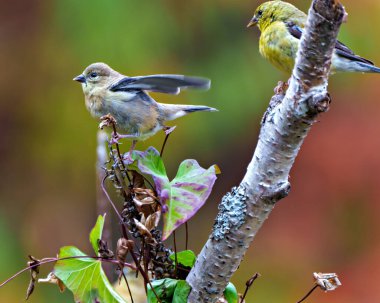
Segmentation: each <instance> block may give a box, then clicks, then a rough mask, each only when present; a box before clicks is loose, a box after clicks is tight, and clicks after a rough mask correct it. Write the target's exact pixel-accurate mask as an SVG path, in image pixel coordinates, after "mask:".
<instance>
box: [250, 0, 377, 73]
mask: <svg viewBox="0 0 380 303" xmlns="http://www.w3.org/2000/svg"><path fill="white" fill-rule="evenodd" d="M306 18H307V16H306V14H305V13H304V12H302V11H300V10H299V9H298V8H296V7H295V6H294V5H292V4H290V3H287V2H284V1H280V0H276V1H268V2H264V3H262V4H261V5H260V6H259V7H258V8H257V9H256V11H255V14H254V15H253V17H252V19H251V21H250V22H249V24H248V25H247V27H251V26H254V25H257V26H258V27H259V29H260V31H261V35H260V42H259V44H260V53H261V55H262V56H263V57H264V58H266V59H268V60H269V61H270V62H271V63H272V64H273V65H274V66H276V67H277V68H278V69H280V70H282V71H284V72H286V73H289V74H290V73H291V72H292V70H293V67H294V62H295V58H296V54H297V50H298V46H299V43H300V39H301V36H302V32H303V29H304V27H305V24H306ZM331 70H332V72H335V71H342V72H362V73H380V68H378V67H376V66H374V64H373V63H372V62H371V61H369V60H367V59H364V58H362V57H359V56H357V55H356V54H355V53H354V52H353V51H352V50H351V49H349V48H348V47H347V46H346V45H344V44H343V43H341V42H339V41H337V43H336V45H335V51H334V54H333V57H332V63H331Z"/></svg>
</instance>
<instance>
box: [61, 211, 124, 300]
mask: <svg viewBox="0 0 380 303" xmlns="http://www.w3.org/2000/svg"><path fill="white" fill-rule="evenodd" d="M103 226H104V217H102V216H99V217H98V220H97V222H96V225H95V227H94V228H93V229H92V230H91V233H90V242H91V244H92V247H93V248H94V251H95V252H96V253H97V252H98V248H99V247H98V240H99V239H101V237H102V232H103ZM80 256H82V257H83V258H78V257H80ZM70 257H75V258H70ZM86 257H87V256H86V255H85V254H84V253H83V252H81V251H80V250H79V249H78V248H76V247H74V246H65V247H62V248H61V250H60V251H59V255H58V258H60V259H65V260H59V261H57V263H56V264H55V266H54V274H55V276H56V277H58V278H59V279H60V280H61V281H62V282H63V283H64V284H65V286H66V287H67V288H68V289H70V291H71V292H72V293H73V294H74V298H75V301H79V302H81V303H94V302H96V300H95V299H97V300H98V301H100V302H101V303H125V302H126V301H124V300H123V298H122V297H121V296H120V295H119V294H118V293H117V292H116V291H115V290H114V289H113V287H112V285H111V284H110V282H109V281H108V279H107V277H106V275H105V273H104V271H103V269H102V265H101V261H99V260H96V259H92V258H88V257H87V258H86ZM66 258H67V259H66Z"/></svg>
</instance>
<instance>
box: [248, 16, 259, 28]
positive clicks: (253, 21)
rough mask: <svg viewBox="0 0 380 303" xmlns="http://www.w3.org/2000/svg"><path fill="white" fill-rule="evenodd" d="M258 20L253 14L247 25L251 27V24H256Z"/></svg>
mask: <svg viewBox="0 0 380 303" xmlns="http://www.w3.org/2000/svg"><path fill="white" fill-rule="evenodd" d="M258 21H259V20H258V19H257V17H256V16H253V18H252V19H251V21H249V23H248V24H247V27H252V26H255V25H256V24H257V22H258Z"/></svg>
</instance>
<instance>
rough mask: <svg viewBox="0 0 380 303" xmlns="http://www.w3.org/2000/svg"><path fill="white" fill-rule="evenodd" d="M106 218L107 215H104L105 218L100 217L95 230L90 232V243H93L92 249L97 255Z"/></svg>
mask: <svg viewBox="0 0 380 303" xmlns="http://www.w3.org/2000/svg"><path fill="white" fill-rule="evenodd" d="M105 217H106V214H104V216H100V215H99V217H98V220H97V221H96V224H95V226H94V228H93V229H92V230H91V232H90V242H91V245H92V248H93V249H94V252H95V254H98V250H99V243H98V240H100V239H101V238H102V232H103V226H104V218H105Z"/></svg>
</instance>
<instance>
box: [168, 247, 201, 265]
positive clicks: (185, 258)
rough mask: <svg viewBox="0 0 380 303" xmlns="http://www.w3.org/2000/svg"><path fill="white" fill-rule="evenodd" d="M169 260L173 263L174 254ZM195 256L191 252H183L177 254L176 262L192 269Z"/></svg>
mask: <svg viewBox="0 0 380 303" xmlns="http://www.w3.org/2000/svg"><path fill="white" fill-rule="evenodd" d="M169 258H170V259H171V260H173V261H175V253H173V254H171V255H170V256H169ZM196 259H197V256H196V255H195V254H194V252H193V251H191V250H184V251H180V252H178V253H177V261H178V263H179V264H182V265H183V266H187V267H193V265H194V263H195V260H196Z"/></svg>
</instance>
